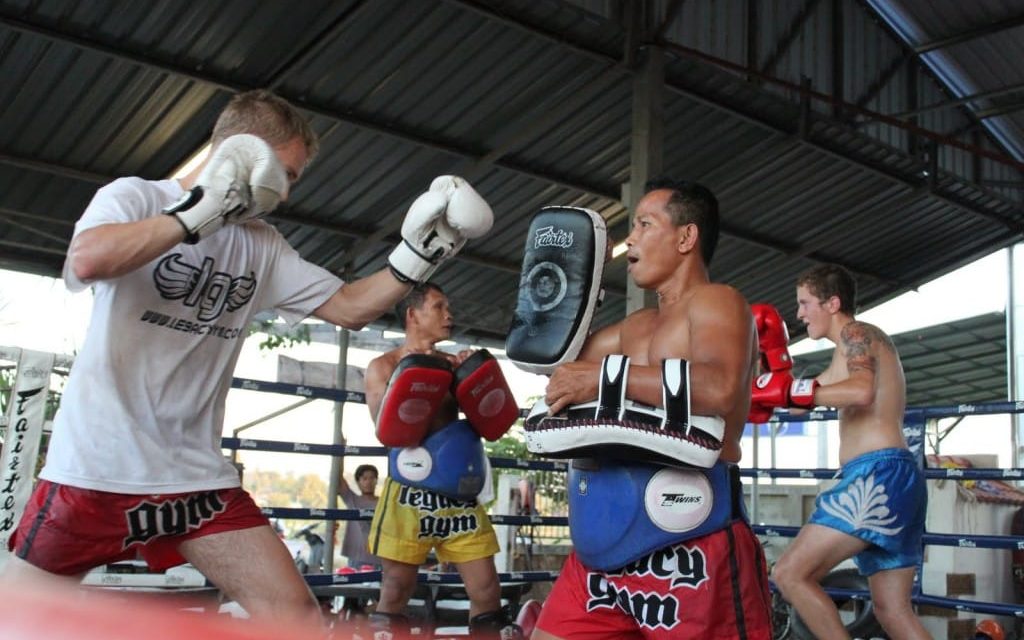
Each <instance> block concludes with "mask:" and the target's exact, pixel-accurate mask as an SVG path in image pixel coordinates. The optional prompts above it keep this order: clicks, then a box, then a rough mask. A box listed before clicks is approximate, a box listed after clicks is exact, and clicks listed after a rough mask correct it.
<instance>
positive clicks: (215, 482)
mask: <svg viewBox="0 0 1024 640" xmlns="http://www.w3.org/2000/svg"><path fill="white" fill-rule="evenodd" d="M183 193H184V192H183V190H182V188H181V186H180V185H179V184H178V182H177V181H175V180H163V181H159V182H152V181H147V180H143V179H141V178H122V179H119V180H116V181H114V182H112V183H111V184H109V185H107V186H105V187H103V188H102V189H100V190H99V191H98V192H97V193H96V195H95V197H94V198H93V200H92V202H91V203H90V204H89V207H88V208H87V209H86V210H85V213H84V214H83V215H82V218H81V219H80V220H79V221H78V223H77V224H76V225H75V234H76V235H77V234H79V233H81V232H82V231H84V230H86V229H90V228H92V227H96V226H99V225H102V224H107V223H112V222H132V221H137V220H143V219H145V218H148V217H152V216H157V215H163V214H162V213H161V210H162V209H163V208H164V207H165V206H167V205H168V204H170V203H173V202H175V201H177V200H178V199H179V198H180V197H181V196H182V195H183ZM64 278H65V282H66V283H67V285H68V287H69V288H70V289H71V290H72V291H78V290H81V289H84V288H86V287H87V286H89V285H87V284H84V283H82V282H80V281H79V280H78V279H77V278H76V277H75V276H74V274H73V273H71V272H70V269H69V268H68V267H67V265H65V267H64ZM341 285H342V281H341V280H339V279H338V278H337V277H335V276H334V275H332V274H331V273H329V272H328V271H326V270H325V269H322V268H320V267H318V266H316V265H314V264H311V263H309V262H306V261H305V260H303V259H302V258H301V257H300V256H299V254H298V253H297V252H296V251H295V250H294V249H292V247H291V246H290V245H289V244H288V243H287V241H285V239H284V238H283V237H282V236H281V234H280V233H278V232H277V230H276V229H274V228H273V227H272V226H270V225H269V224H267V223H266V222H263V221H261V220H258V221H253V222H249V223H247V224H245V225H229V226H226V227H225V228H223V229H221V230H220V231H218V232H217V233H214V234H213V235H211V236H209V237H207V238H205V239H203V240H202V241H200V242H199V243H198V244H195V245H188V244H178V245H176V246H175V247H173V248H172V249H171V250H170V251H168V252H167V253H165V254H163V255H162V256H160V257H159V258H157V259H156V260H153V261H152V262H150V263H149V264H147V265H145V266H144V267H141V268H139V269H136V270H135V271H133V272H131V273H128V274H126V275H123V276H121V277H119V278H114V279H111V280H102V281H96V282H93V283H91V286H92V287H93V289H94V292H95V302H94V306H93V311H92V318H91V322H90V325H89V330H88V333H87V334H86V339H85V343H84V345H83V347H82V351H81V352H80V353H79V354H78V355H77V356H76V357H75V363H74V366H73V367H72V369H71V375H70V377H69V379H68V382H67V387H66V388H65V390H64V394H63V398H62V400H61V407H60V411H59V412H58V413H57V417H56V419H55V420H54V429H53V436H52V438H51V440H50V447H49V451H48V453H47V457H46V465H45V467H44V468H43V470H42V471H41V472H40V474H39V475H40V477H42V478H45V479H47V480H50V481H52V482H58V483H61V484H67V485H71V486H75V487H81V488H85V489H96V490H100V491H110V492H115V493H129V494H157V493H179V492H186V491H198V490H210V489H222V488H227V487H237V486H239V478H238V473H237V471H236V470H235V468H234V467H233V466H232V465H231V464H230V463H229V462H228V461H227V460H226V459H225V458H224V456H223V454H222V452H221V447H220V439H221V433H222V429H223V423H224V403H225V398H226V396H227V393H228V390H229V389H230V387H231V377H232V373H233V371H234V369H235V363H236V362H237V360H238V354H239V352H240V351H241V348H242V341H243V340H244V339H245V337H246V328H247V326H248V325H249V321H250V319H251V318H252V316H253V315H254V314H256V313H257V312H259V311H263V310H268V309H273V310H275V311H277V313H278V314H280V315H281V316H282V317H283V318H284V319H285V320H287V321H288V322H291V323H297V322H299V321H301V320H302V319H303V318H305V317H306V316H308V315H309V314H310V313H312V312H313V311H314V310H315V309H317V308H318V307H319V306H320V305H321V304H323V303H324V302H326V301H327V299H328V298H330V297H331V295H333V294H334V293H335V292H336V291H337V290H338V288H339V287H341Z"/></svg>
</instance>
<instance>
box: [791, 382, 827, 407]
mask: <svg viewBox="0 0 1024 640" xmlns="http://www.w3.org/2000/svg"><path fill="white" fill-rule="evenodd" d="M820 386H821V383H820V382H818V381H817V380H815V379H814V378H797V379H796V380H793V384H791V385H789V406H791V407H799V408H801V409H813V408H814V407H816V406H818V403H817V402H815V401H814V392H815V391H817V390H818V387H820Z"/></svg>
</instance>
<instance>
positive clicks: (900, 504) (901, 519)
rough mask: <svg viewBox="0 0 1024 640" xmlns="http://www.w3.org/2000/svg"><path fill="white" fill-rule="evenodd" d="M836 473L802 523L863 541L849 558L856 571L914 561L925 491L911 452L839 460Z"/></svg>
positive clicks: (896, 566) (918, 547)
mask: <svg viewBox="0 0 1024 640" xmlns="http://www.w3.org/2000/svg"><path fill="white" fill-rule="evenodd" d="M839 477H840V481H839V483H838V484H837V485H836V486H834V487H832V488H831V489H829V490H828V491H825V492H823V493H822V494H821V495H819V496H818V499H817V500H816V501H815V509H814V513H812V514H811V518H810V520H808V522H809V523H810V524H816V525H820V526H823V527H828V528H830V529H835V530H836V531H841V532H843V533H845V534H848V535H851V536H854V537H856V538H860V539H861V540H863V541H865V542H867V543H868V545H869V546H868V548H867V549H865V550H864V551H862V552H860V553H858V554H857V555H856V556H854V558H853V559H854V562H856V563H857V568H858V569H859V570H860V572H861V574H862V575H865V576H870V575H872V574H874V573H877V572H879V571H885V570H887V569H901V568H904V567H913V566H917V565H919V564H920V563H921V558H922V552H923V547H922V545H921V536H922V535H923V534H924V522H925V511H926V509H927V502H928V489H927V487H926V486H925V480H924V473H923V472H922V470H921V468H920V467H919V466H918V464H917V461H916V460H915V459H914V455H913V454H912V453H910V451H908V450H906V449H879V450H878V451H871V452H868V453H865V454H863V455H860V456H857V457H856V458H854V459H852V460H850V461H848V462H847V463H846V464H844V465H843V468H842V469H840V470H839Z"/></svg>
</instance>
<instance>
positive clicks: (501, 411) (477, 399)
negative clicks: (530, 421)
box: [452, 349, 519, 442]
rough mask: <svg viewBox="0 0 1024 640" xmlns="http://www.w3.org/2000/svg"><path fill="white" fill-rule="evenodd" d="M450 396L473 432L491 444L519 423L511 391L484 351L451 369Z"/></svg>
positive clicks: (488, 353) (499, 369) (493, 361)
mask: <svg viewBox="0 0 1024 640" xmlns="http://www.w3.org/2000/svg"><path fill="white" fill-rule="evenodd" d="M452 393H453V394H454V395H455V399H456V400H458V402H459V408H460V409H462V412H463V413H465V414H466V419H467V420H469V423H470V424H471V425H473V429H475V430H476V432H477V433H479V434H480V435H481V436H483V437H485V438H487V439H488V440H490V441H491V442H494V441H495V440H497V439H498V438H500V437H501V436H503V435H505V432H506V431H508V430H509V429H510V428H511V427H512V425H513V424H515V422H516V420H518V419H519V407H518V406H516V399H515V397H513V395H512V390H511V389H509V387H508V382H507V381H506V380H505V375H504V374H503V373H502V372H501V367H500V366H498V361H497V360H495V359H494V356H492V355H491V354H490V352H489V351H487V349H481V350H479V351H477V352H476V353H474V354H473V355H471V356H469V357H468V358H466V359H465V360H464V361H463V362H462V364H460V365H459V366H458V368H456V369H455V379H454V380H453V381H452Z"/></svg>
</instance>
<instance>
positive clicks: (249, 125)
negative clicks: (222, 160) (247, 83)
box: [210, 89, 320, 164]
mask: <svg viewBox="0 0 1024 640" xmlns="http://www.w3.org/2000/svg"><path fill="white" fill-rule="evenodd" d="M239 133H251V134H253V135H256V136H259V137H261V138H263V139H264V140H266V141H267V142H268V143H269V144H270V145H271V146H277V145H280V144H285V143H287V142H289V141H291V140H292V139H293V138H296V137H300V138H302V141H303V142H304V143H305V145H306V155H307V159H306V164H309V163H310V162H312V161H313V158H314V157H315V156H316V153H317V151H319V150H320V141H319V140H318V139H317V135H316V132H315V131H313V128H312V127H310V126H309V123H308V122H306V119H305V118H303V117H302V115H301V114H299V112H298V111H297V110H296V109H295V107H293V106H292V105H291V104H289V103H288V101H287V100H285V99H284V98H281V97H279V96H277V95H275V94H273V93H271V92H270V91H267V90H265V89H255V90H253V91H246V92H245V93H239V94H237V95H235V97H233V98H232V99H231V102H229V103H228V106H226V107H224V110H223V111H222V112H221V114H220V117H218V118H217V123H216V124H215V125H213V135H212V136H210V143H211V144H213V146H217V145H218V144H220V143H221V142H223V141H224V140H225V139H226V138H229V137H231V136H233V135H236V134H239Z"/></svg>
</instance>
